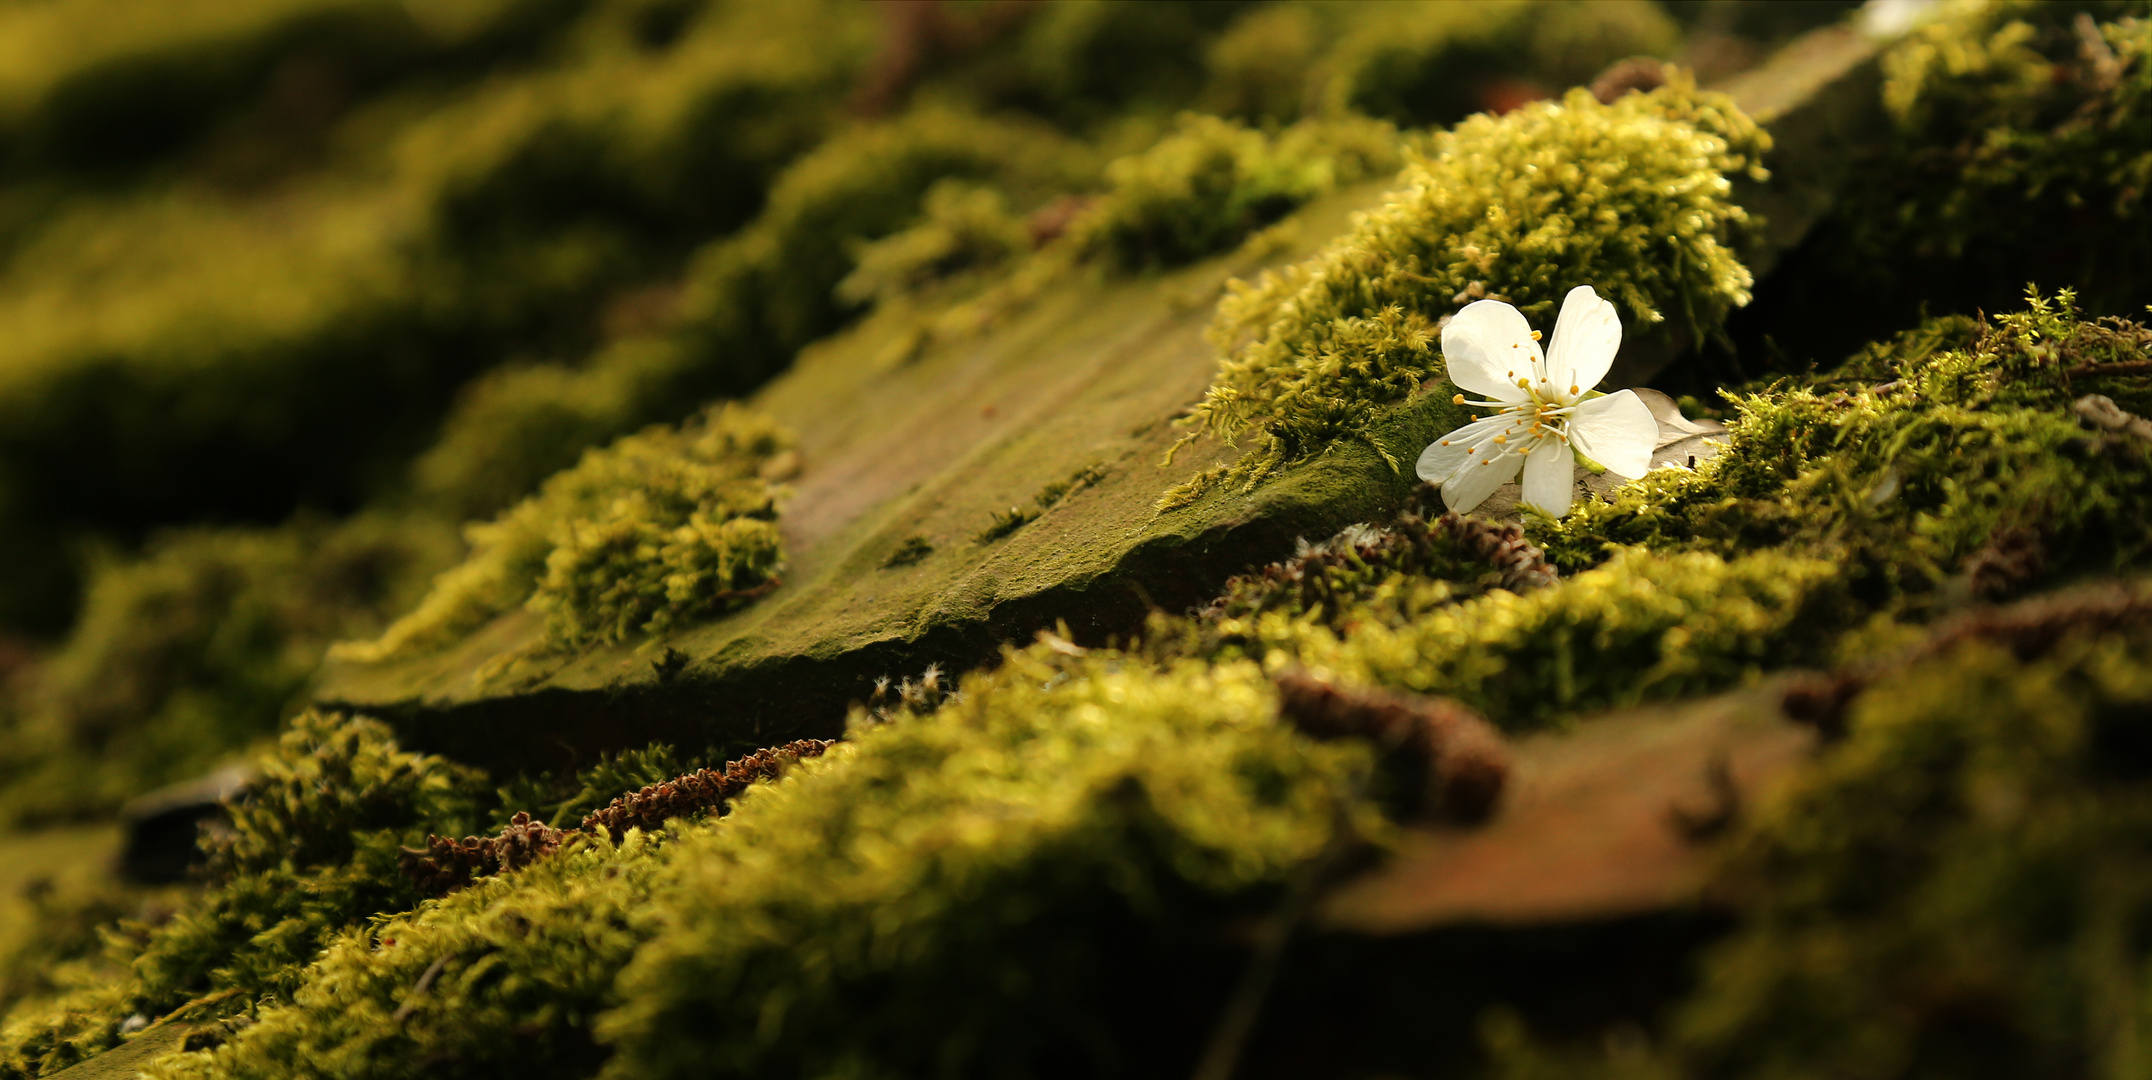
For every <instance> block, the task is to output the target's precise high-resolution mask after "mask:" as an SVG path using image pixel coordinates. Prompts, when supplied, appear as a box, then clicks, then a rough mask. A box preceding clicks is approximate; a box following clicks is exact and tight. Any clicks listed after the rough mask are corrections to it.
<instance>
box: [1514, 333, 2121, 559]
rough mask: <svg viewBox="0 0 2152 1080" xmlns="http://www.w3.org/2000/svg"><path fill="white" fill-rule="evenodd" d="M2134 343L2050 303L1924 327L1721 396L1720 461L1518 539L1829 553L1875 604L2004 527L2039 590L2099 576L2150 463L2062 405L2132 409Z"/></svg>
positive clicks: (1579, 553)
mask: <svg viewBox="0 0 2152 1080" xmlns="http://www.w3.org/2000/svg"><path fill="white" fill-rule="evenodd" d="M2148 340H2152V332H2148V331H2146V330H2145V329H2144V328H2142V327H2139V326H2136V325H2135V324H2131V323H2124V322H2119V321H2092V320H2087V319H2085V318H2083V317H2082V316H2080V315H2079V314H2078V313H2077V312H2076V311H2075V309H2074V307H2073V306H2072V298H2071V297H2070V296H2069V295H2068V294H2067V293H2066V294H2064V295H2063V296H2062V297H2061V298H2059V299H2058V300H2046V299H2042V298H2041V297H2039V296H2038V295H2037V294H2035V295H2033V296H2032V297H2031V298H2030V299H2029V300H2028V307H2027V308H2026V309H2025V310H2022V311H2019V312H2015V313H2011V314H2008V315H2004V316H2000V317H1999V318H1997V319H1995V320H1993V321H1991V322H1985V323H1975V322H1973V321H1971V320H1965V319H1946V320H1939V321H1936V322H1931V323H1929V324H1928V325H1927V326H1925V327H1923V328H1922V329H1920V330H1917V331H1914V332H1912V333H1908V334H1906V335H1903V336H1901V337H1900V338H1898V339H1897V340H1896V341H1894V342H1891V343H1889V344H1886V345H1880V346H1877V347H1874V348H1871V349H1870V350H1868V351H1866V352H1864V353H1863V354H1861V355H1860V356H1858V357H1856V358H1854V359H1853V360H1852V361H1851V362H1849V363H1848V364H1847V365H1846V367H1845V368H1843V369H1842V370H1841V371H1839V372H1837V373H1835V374H1832V375H1830V376H1825V377H1820V378H1814V379H1810V380H1806V381H1787V382H1785V383H1781V384H1779V385H1777V386H1775V387H1773V388H1771V389H1768V390H1765V391H1762V392H1759V393H1755V394H1748V395H1742V396H1736V397H1732V398H1731V399H1730V400H1731V401H1732V402H1733V404H1734V405H1735V407H1736V410H1737V415H1736V416H1735V418H1734V419H1733V421H1732V422H1731V423H1730V424H1729V431H1728V443H1727V449H1726V451H1725V452H1724V453H1723V454H1721V455H1719V456H1718V457H1717V458H1714V459H1712V460H1711V461H1710V462H1708V463H1706V464H1705V465H1703V466H1701V467H1699V468H1698V469H1697V470H1696V471H1694V472H1689V471H1684V470H1660V471H1657V472H1653V473H1652V474H1651V475H1649V476H1647V477H1646V478H1644V479H1643V480H1642V481H1640V482H1638V483H1635V484H1632V485H1629V486H1628V487H1626V488H1624V489H1623V490H1622V492H1621V493H1620V494H1619V495H1618V497H1617V498H1615V499H1614V501H1612V502H1611V503H1603V504H1587V505H1585V506H1583V507H1580V508H1579V509H1578V510H1577V511H1576V512H1575V513H1573V514H1572V515H1571V516H1570V517H1569V518H1567V519H1566V520H1564V521H1562V522H1560V523H1541V524H1535V525H1534V526H1533V527H1532V528H1533V532H1534V535H1535V537H1536V538H1537V539H1539V541H1540V542H1541V543H1542V544H1543V545H1545V547H1546V548H1547V551H1548V554H1549V556H1550V557H1551V558H1553V559H1554V560H1555V561H1556V562H1557V563H1559V564H1561V565H1563V566H1568V567H1575V566H1583V565H1589V564H1591V563H1592V562H1594V561H1596V560H1598V559H1599V558H1602V557H1603V556H1604V552H1605V550H1606V548H1605V545H1607V544H1610V543H1612V544H1645V545H1648V546H1650V547H1653V548H1655V549H1660V550H1679V549H1688V550H1707V551H1717V552H1722V553H1729V552H1734V551H1740V550H1749V549H1753V548H1755V547H1757V546H1759V545H1789V546H1798V547H1801V548H1805V549H1807V550H1814V551H1819V552H1820V551H1829V552H1832V553H1834V554H1833V557H1835V558H1839V559H1842V560H1844V561H1845V562H1847V563H1848V564H1849V565H1851V566H1852V567H1854V568H1855V572H1856V575H1857V576H1858V577H1859V578H1861V579H1864V580H1865V584H1864V585H1863V586H1862V587H1863V589H1864V590H1866V591H1868V592H1870V593H1871V594H1876V595H1878V598H1881V597H1882V596H1887V595H1890V594H1893V593H1898V592H1926V591H1929V590H1932V589H1934V588H1935V587H1936V586H1937V585H1940V584H1942V583H1943V582H1944V581H1945V580H1946V579H1948V578H1949V577H1951V576H1952V575H1954V574H1957V573H1959V572H1961V571H1962V570H1963V569H1964V568H1965V567H1966V565H1967V563H1968V561H1969V560H1971V559H1973V558H1974V557H1975V556H1976V555H1978V553H1979V552H1981V551H1982V550H1983V549H1984V548H1985V547H1986V546H1987V545H1988V544H1990V543H1991V542H1992V541H1994V540H1995V539H1996V538H1997V537H2000V536H2006V535H2007V534H2009V533H2011V532H2012V531H2013V530H2018V531H2024V532H2027V533H2029V534H2030V535H2031V536H2032V537H2034V538H2035V539H2036V542H2037V544H2038V547H2039V549H2040V551H2041V553H2042V561H2043V563H2044V564H2045V566H2046V567H2047V569H2046V571H2045V573H2046V575H2047V576H2049V577H2052V576H2055V575H2059V574H2065V573H2069V572H2073V571H2084V570H2095V569H2113V568H2115V567H2117V566H2118V565H2124V564H2127V563H2129V562H2130V561H2132V560H2134V559H2135V558H2137V557H2138V556H2140V555H2142V554H2143V552H2145V551H2146V550H2147V548H2148V546H2152V533H2148V532H2147V529H2146V526H2145V523H2144V521H2143V520H2142V515H2141V514H2139V513H2138V512H2137V511H2136V510H2135V509H2134V508H2135V507H2138V506H2141V505H2142V504H2143V500H2144V499H2145V497H2146V496H2147V494H2152V474H2148V469H2147V465H2148V462H2152V458H2148V451H2152V447H2148V446H2146V445H2145V444H2144V443H2142V442H2140V441H2136V440H2131V439H2126V438H2116V437H2112V436H2104V435H2103V436H2094V435H2092V434H2090V433H2088V432H2087V431H2086V429H2085V428H2084V427H2083V426H2082V425H2081V424H2080V423H2079V422H2078V420H2077V419H2076V417H2075V416H2074V415H2072V413H2071V412H2070V405H2071V402H2072V401H2074V400H2075V399H2076V398H2077V397H2078V396H2080V395H2083V394H2087V393H2092V392H2101V393H2107V394H2110V395H2114V396H2116V397H2118V399H2121V400H2128V401H2132V402H2139V401H2142V400H2144V398H2145V396H2146V390H2145V387H2146V385H2147V380H2146V378H2145V376H2144V374H2143V373H2142V372H2137V371H2135V370H2133V368H2132V367H2131V365H2134V364H2137V363H2139V362H2141V361H2142V359H2143V348H2144V344H2145V342H2146V341H2148ZM2030 583H2031V581H2030V580H2029V579H2028V580H2027V581H2025V582H2021V583H2020V584H2030Z"/></svg>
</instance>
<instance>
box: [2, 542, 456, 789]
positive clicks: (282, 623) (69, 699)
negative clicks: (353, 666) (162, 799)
mask: <svg viewBox="0 0 2152 1080" xmlns="http://www.w3.org/2000/svg"><path fill="white" fill-rule="evenodd" d="M453 547H454V536H453V534H452V532H451V531H450V530H449V529H448V528H447V527H445V526H442V525H440V524H438V523H435V522H431V521H428V520H425V519H420V518H406V517H390V516H387V515H370V516H364V517H359V518H354V519H351V520H349V521H346V522H344V523H341V524H337V525H330V524H327V523H325V522H320V521H314V520H301V521H299V522H296V523H293V524H291V525H287V526H284V527H282V528H276V529H198V530H192V531H188V532H183V533H175V534H171V535H168V536H165V537H163V538H161V539H159V540H157V541H156V542H154V543H153V544H152V545H151V547H150V549H149V550H148V551H147V552H146V553H144V554H143V555H142V556H141V557H140V558H137V559H131V560H124V561H123V560H114V561H112V562H109V563H107V564H105V565H104V566H103V567H102V568H101V569H99V570H97V571H95V572H94V573H93V575H92V577H91V586H90V590H89V595H88V597H87V598H86V600H85V601H84V605H83V614H82V618H81V620H80V621H79V622H78V623H77V624H76V626H75V629H74V632H73V633H72V634H71V635H70V637H69V638H68V640H67V641H66V642H65V643H64V644H63V645H62V646H61V647H60V649H59V650H58V651H57V652H55V653H54V654H53V655H51V656H50V658H48V659H47V660H45V662H44V663H43V664H42V665H41V667H40V670H39V678H38V680H37V682H36V684H35V686H34V687H32V688H31V689H30V692H29V693H27V694H26V695H24V696H23V698H22V699H21V700H20V701H19V702H18V705H17V708H18V709H19V710H20V711H19V712H18V713H17V715H15V716H13V717H10V718H8V719H7V720H5V721H0V731H4V732H5V738H4V744H0V745H4V747H5V748H4V749H0V817H5V818H11V819H14V820H36V819H51V818H56V817H79V816H83V815H88V814H94V813H105V812H110V811H111V810H113V809H116V808H117V807H118V806H119V804H120V803H122V802H124V801H126V800H127V799H129V798H132V797H133V796H136V795H139V794H142V793H143V792H145V791H148V790H150V789H152V788H155V787H159V786H162V785H164V784H169V783H174V782H177V781H180V780H186V779H191V778H193V777H195V776H198V775H200V774H202V773H204V772H206V771H208V770H209V769H211V768H213V767H215V766H216V765H217V764H218V763H219V761H220V760H222V759H224V758H226V757H228V756H230V755H232V754H235V753H237V752H240V751H242V750H244V749H246V748H247V747H248V746H249V745H250V744H252V743H255V742H258V741H261V740H265V739H268V738H269V737H270V736H272V735H274V734H275V733H276V730H277V727H278V725H279V724H280V723H281V722H282V720H283V719H284V718H285V717H286V716H288V715H289V714H290V713H291V712H292V711H294V710H295V709H296V708H297V706H298V704H299V699H300V698H301V697H302V695H303V691H304V690H305V688H306V685H307V682H308V680H309V679H310V678H311V676H312V675H313V672H314V669H315V667H316V666H317V665H318V664H319V663H320V661H321V656H322V652H323V651H324V650H325V649H326V648H327V647H328V645H329V643H330V642H332V641H335V640H337V639H338V638H343V637H351V636H355V635H357V634H363V633H369V632H375V631H377V630H378V629H379V628H380V627H381V626H383V625H385V623H386V621H387V618H388V616H389V615H390V613H393V612H395V611H398V610H401V609H403V608H405V607H407V606H408V605H409V604H410V603H411V602H412V600H414V599H415V598H416V597H417V595H418V593H419V590H420V589H422V588H423V586H424V582H425V579H426V577H427V576H428V575H430V574H431V573H433V572H434V571H436V570H437V569H439V568H440V567H442V566H443V565H446V564H447V563H448V562H449V561H450V560H451V559H453V558H454V553H453Z"/></svg>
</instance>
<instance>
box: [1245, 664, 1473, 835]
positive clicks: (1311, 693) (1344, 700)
mask: <svg viewBox="0 0 2152 1080" xmlns="http://www.w3.org/2000/svg"><path fill="white" fill-rule="evenodd" d="M1277 687H1278V711H1279V713H1280V714H1281V715H1282V716H1284V717H1285V719H1286V720H1288V721H1289V722H1291V723H1292V725H1293V726H1294V727H1296V728H1298V729H1300V731H1302V732H1304V733H1305V734H1307V735H1310V736H1312V737H1314V738H1317V739H1340V738H1362V739H1368V740H1371V741H1373V742H1374V743H1375V744H1376V745H1377V746H1378V747H1380V748H1381V749H1382V751H1383V755H1384V757H1386V758H1390V759H1393V760H1395V761H1396V762H1397V763H1398V764H1400V765H1402V766H1403V767H1404V769H1405V771H1406V772H1407V774H1408V775H1409V776H1412V777H1415V778H1418V779H1419V780H1420V784H1419V790H1417V791H1413V792H1409V793H1408V798H1410V799H1411V801H1412V805H1411V806H1410V807H1409V809H1415V810H1422V811H1427V812H1430V813H1433V814H1435V815H1437V816H1440V817H1444V818H1449V819H1451V820H1453V821H1460V822H1466V823H1475V822H1480V821H1485V820H1486V819H1487V817H1488V815H1490V814H1492V813H1493V812H1494V807H1495V803H1496V802H1497V801H1499V800H1500V799H1501V797H1502V788H1503V786H1504V785H1505V784H1507V783H1508V781H1509V770H1510V758H1509V745H1508V743H1506V742H1505V741H1504V740H1503V738H1502V734H1501V732H1498V731H1496V730H1495V729H1494V726H1493V725H1491V724H1489V723H1488V722H1487V721H1486V720H1485V719H1483V718H1481V717H1480V716H1479V714H1477V713H1475V712H1473V711H1472V710H1470V709H1468V708H1466V707H1464V706H1463V705H1460V704H1458V703H1457V702H1455V701H1451V700H1449V699H1447V698H1431V697H1420V696H1417V695H1405V694H1393V693H1389V692H1386V691H1382V690H1366V689H1345V688H1341V687H1338V686H1336V685H1335V684H1333V683H1330V682H1328V681H1327V680H1324V679H1319V678H1316V677H1315V676H1313V675H1309V674H1306V673H1304V672H1287V673H1285V674H1283V675H1280V676H1278V679H1277Z"/></svg>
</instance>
